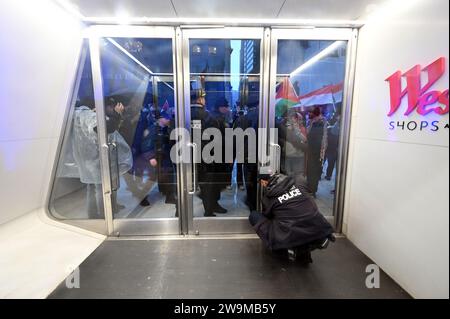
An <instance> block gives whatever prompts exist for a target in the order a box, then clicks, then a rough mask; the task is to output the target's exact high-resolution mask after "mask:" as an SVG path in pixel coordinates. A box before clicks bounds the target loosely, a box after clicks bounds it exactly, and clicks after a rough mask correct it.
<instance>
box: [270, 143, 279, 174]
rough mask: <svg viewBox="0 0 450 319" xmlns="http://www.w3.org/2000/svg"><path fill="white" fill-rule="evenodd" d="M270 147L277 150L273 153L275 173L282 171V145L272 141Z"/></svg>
mask: <svg viewBox="0 0 450 319" xmlns="http://www.w3.org/2000/svg"><path fill="white" fill-rule="evenodd" d="M270 147H271V148H272V149H275V152H274V154H273V158H274V161H273V162H274V165H273V166H274V167H273V171H274V172H275V173H280V170H281V146H280V145H279V144H276V143H270Z"/></svg>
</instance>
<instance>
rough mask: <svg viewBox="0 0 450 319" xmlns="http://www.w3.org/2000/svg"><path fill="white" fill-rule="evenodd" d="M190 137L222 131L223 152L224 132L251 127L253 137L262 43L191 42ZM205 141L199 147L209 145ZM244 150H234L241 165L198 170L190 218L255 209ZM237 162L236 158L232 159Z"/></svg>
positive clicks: (252, 169) (252, 174)
mask: <svg viewBox="0 0 450 319" xmlns="http://www.w3.org/2000/svg"><path fill="white" fill-rule="evenodd" d="M189 51H190V52H191V55H190V75H191V101H190V102H191V120H192V121H193V123H192V127H193V132H192V135H193V136H194V135H195V134H196V132H195V130H200V132H199V133H200V134H202V132H204V130H206V129H208V128H216V129H218V130H220V132H221V133H222V134H221V138H222V145H223V148H225V130H226V129H227V128H242V129H243V130H245V129H247V128H254V129H255V131H256V132H257V128H258V114H259V96H260V75H259V73H260V41H259V40H225V39H191V40H190V50H189ZM207 143H208V142H207V141H205V142H204V143H202V146H204V145H205V144H207ZM247 148H248V140H246V144H245V147H244V149H242V150H241V149H236V147H234V148H233V154H234V156H237V155H238V153H239V152H243V153H245V154H244V159H245V160H244V162H240V163H238V161H237V160H235V161H234V163H225V150H223V151H222V161H220V163H216V162H214V163H209V164H208V163H206V162H203V159H202V163H200V164H198V165H197V172H198V181H199V189H198V190H197V191H198V192H197V196H196V197H195V198H194V217H215V216H220V217H236V216H248V214H249V213H250V211H251V210H255V209H256V194H257V187H256V184H257V181H256V178H257V164H256V163H249V161H248V150H247ZM234 158H235V159H236V158H237V157H234Z"/></svg>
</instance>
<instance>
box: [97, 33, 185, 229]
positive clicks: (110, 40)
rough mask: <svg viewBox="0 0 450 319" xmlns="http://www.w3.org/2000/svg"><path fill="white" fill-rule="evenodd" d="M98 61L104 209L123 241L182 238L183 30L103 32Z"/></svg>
mask: <svg viewBox="0 0 450 319" xmlns="http://www.w3.org/2000/svg"><path fill="white" fill-rule="evenodd" d="M92 34H94V36H92V37H91V58H92V68H93V75H94V83H95V86H94V93H95V98H96V106H97V118H98V129H99V134H98V136H99V143H100V146H101V159H102V177H103V181H102V182H103V183H102V184H103V191H104V195H105V196H104V207H105V215H106V219H107V223H108V224H109V227H108V228H109V230H113V232H112V233H111V234H112V235H114V236H118V235H162V234H164V235H168V234H179V233H180V218H179V215H180V214H179V207H180V205H179V196H178V194H179V187H178V183H177V179H178V177H177V171H178V167H177V164H176V163H175V162H173V161H172V159H171V157H170V150H171V148H172V145H173V141H172V140H171V138H170V136H171V133H172V131H173V130H175V129H176V125H177V124H176V123H177V116H178V115H177V94H176V76H175V71H174V70H175V65H176V64H175V61H176V59H175V29H174V28H164V27H155V28H153V27H123V26H121V27H96V28H94V30H92Z"/></svg>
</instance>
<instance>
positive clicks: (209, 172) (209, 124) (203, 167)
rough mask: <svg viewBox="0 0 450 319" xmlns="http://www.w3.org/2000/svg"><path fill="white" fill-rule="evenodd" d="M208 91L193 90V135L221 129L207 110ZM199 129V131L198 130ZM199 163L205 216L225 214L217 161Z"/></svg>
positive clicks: (201, 89) (199, 177) (199, 178)
mask: <svg viewBox="0 0 450 319" xmlns="http://www.w3.org/2000/svg"><path fill="white" fill-rule="evenodd" d="M205 97H206V92H205V91H204V90H203V88H197V89H193V90H192V91H191V120H192V136H195V135H199V136H202V134H203V132H204V130H206V129H208V128H216V129H219V130H220V125H219V123H218V121H217V120H216V119H214V118H213V117H212V116H211V114H210V113H209V112H208V111H207V110H206V108H205V105H206V99H205ZM196 130H198V131H196ZM194 165H197V167H198V169H197V173H198V181H199V186H200V191H201V194H200V198H201V199H202V202H203V207H204V209H205V214H204V216H205V217H214V216H216V214H215V213H218V214H225V213H226V212H227V210H226V209H225V208H223V207H221V206H220V205H219V200H220V193H221V189H222V188H221V187H222V185H221V184H217V183H216V177H217V176H216V173H217V165H216V163H204V162H203V161H202V163H199V164H198V163H197V164H196V163H194Z"/></svg>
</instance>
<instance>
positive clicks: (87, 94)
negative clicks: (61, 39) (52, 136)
mask: <svg viewBox="0 0 450 319" xmlns="http://www.w3.org/2000/svg"><path fill="white" fill-rule="evenodd" d="M83 52H84V53H85V56H86V58H85V61H84V64H82V65H80V68H81V70H80V71H79V72H81V81H80V83H79V90H78V92H75V94H76V97H77V99H76V103H75V105H73V106H72V110H71V114H72V117H71V121H70V122H69V123H68V127H67V131H66V135H65V137H64V142H63V146H62V150H61V155H60V158H59V161H58V167H57V171H56V180H55V182H54V187H53V189H52V194H51V200H50V211H51V213H52V214H53V216H54V217H55V218H58V219H102V218H104V209H103V190H102V185H101V171H100V156H99V146H98V142H97V117H96V112H95V105H94V98H93V96H94V93H93V86H92V71H91V61H90V58H89V44H88V42H87V41H85V42H84V44H83Z"/></svg>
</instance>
